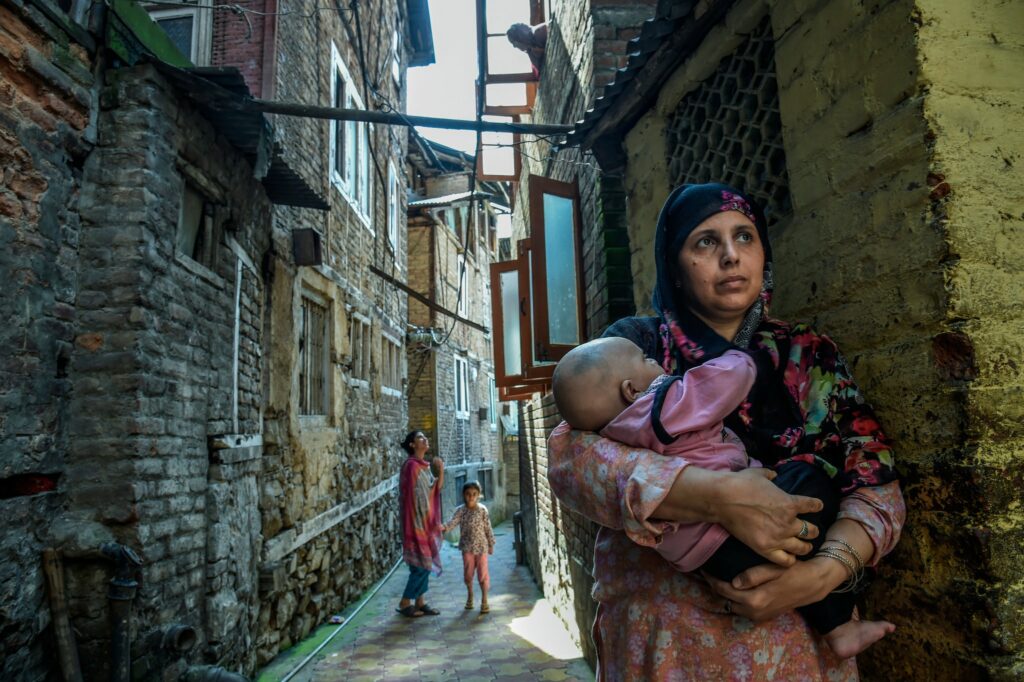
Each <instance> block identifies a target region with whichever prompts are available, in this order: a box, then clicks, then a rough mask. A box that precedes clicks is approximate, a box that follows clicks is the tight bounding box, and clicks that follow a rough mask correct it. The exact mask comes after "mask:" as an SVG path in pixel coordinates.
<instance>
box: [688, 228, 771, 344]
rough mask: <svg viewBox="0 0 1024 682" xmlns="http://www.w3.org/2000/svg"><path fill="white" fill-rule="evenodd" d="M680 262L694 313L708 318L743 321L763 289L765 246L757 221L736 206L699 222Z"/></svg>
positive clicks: (727, 321) (711, 320)
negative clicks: (755, 224) (755, 222)
mask: <svg viewBox="0 0 1024 682" xmlns="http://www.w3.org/2000/svg"><path fill="white" fill-rule="evenodd" d="M676 263H677V265H678V267H679V281H678V284H679V286H680V287H681V288H682V290H683V293H685V294H686V297H687V301H688V302H689V303H690V306H691V307H692V309H693V312H695V313H696V314H697V315H699V316H701V317H703V318H704V319H705V320H707V321H709V322H716V323H724V324H729V323H733V322H735V321H737V320H742V319H743V316H744V315H745V314H746V312H747V310H748V309H749V308H750V306H751V305H753V304H754V301H756V300H757V297H758V295H759V294H760V293H761V284H762V281H763V280H764V248H763V247H762V245H761V238H760V237H759V236H758V234H757V228H756V227H755V226H754V223H753V222H751V220H750V219H749V218H747V217H746V216H745V215H743V214H742V213H740V212H738V211H722V212H721V213H716V214H715V215H713V216H711V217H710V218H708V219H707V220H705V221H704V222H702V223H701V224H700V225H698V226H697V228H696V229H695V230H694V231H693V232H691V233H690V235H689V236H688V237H687V238H686V242H684V243H683V248H682V249H680V250H679V255H678V258H677V261H676Z"/></svg>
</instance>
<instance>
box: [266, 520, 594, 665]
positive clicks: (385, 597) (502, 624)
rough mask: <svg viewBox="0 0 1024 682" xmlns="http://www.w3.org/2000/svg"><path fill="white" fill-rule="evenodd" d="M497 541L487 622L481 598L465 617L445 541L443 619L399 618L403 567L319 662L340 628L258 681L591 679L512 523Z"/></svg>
mask: <svg viewBox="0 0 1024 682" xmlns="http://www.w3.org/2000/svg"><path fill="white" fill-rule="evenodd" d="M494 534H495V536H496V539H497V545H496V547H495V550H494V555H493V556H492V557H491V583H492V586H491V596H490V605H491V612H490V613H488V614H481V613H480V611H479V591H477V607H476V609H474V610H472V611H467V610H466V609H465V608H464V604H465V598H466V592H465V587H464V586H463V583H462V570H461V568H462V565H461V559H460V557H459V552H458V550H457V549H456V548H455V547H454V546H453V545H451V544H450V543H447V542H446V543H445V545H444V551H443V561H444V573H443V574H442V575H441V576H440V577H439V578H433V579H432V580H431V584H430V585H431V586H430V591H429V592H428V593H427V596H428V598H429V600H430V604H431V605H432V606H434V607H436V608H437V609H438V610H440V611H441V615H440V616H437V617H420V618H417V619H407V618H403V617H401V616H399V615H398V614H397V613H395V610H394V606H395V604H397V603H398V599H399V597H400V596H401V593H402V588H403V587H404V586H405V580H406V578H407V577H408V572H407V569H406V567H405V566H404V565H400V566H399V567H398V570H396V571H394V572H392V573H391V575H390V576H389V577H388V578H387V579H386V580H385V581H384V583H383V585H381V586H380V588H379V589H378V590H377V592H376V593H375V594H373V595H372V596H371V597H370V599H369V600H368V601H367V602H366V604H365V605H364V606H363V607H362V609H360V610H359V612H358V613H356V615H355V616H354V617H353V618H352V619H351V620H350V621H348V622H346V623H345V624H344V625H343V626H342V627H341V631H340V632H339V633H338V634H337V635H335V636H334V638H333V639H331V640H330V641H329V642H328V643H327V644H326V645H325V646H324V647H323V648H322V649H321V650H320V651H319V652H317V653H316V654H315V656H313V657H312V658H310V654H311V653H312V652H314V651H315V650H316V648H317V647H318V646H320V643H321V642H323V641H324V640H325V639H327V638H328V637H330V636H331V634H332V633H333V632H335V631H336V630H337V629H338V627H339V626H337V625H324V626H322V627H320V628H319V629H318V630H316V631H315V632H314V633H313V634H312V635H311V636H310V637H309V638H308V639H307V640H305V641H304V642H301V643H299V644H298V645H296V646H295V647H293V648H292V649H289V650H288V651H286V652H284V653H283V654H282V655H281V656H279V657H278V658H277V659H276V660H274V661H273V662H272V663H271V664H270V665H269V666H268V667H267V668H266V669H264V670H263V671H262V672H261V673H260V675H259V677H258V680H259V682H281V681H282V680H284V679H286V678H288V679H290V680H294V682H341V681H342V680H344V681H345V682H364V681H365V682H371V681H372V680H388V681H389V682H392V681H395V680H459V681H461V682H469V681H476V680H479V681H481V682H483V681H485V680H486V681H490V680H496V681H497V680H508V681H511V680H592V679H593V677H594V675H593V673H592V672H591V670H590V668H589V667H588V665H587V663H586V661H585V660H584V659H583V655H582V653H581V652H580V650H579V648H578V647H577V646H576V645H575V644H573V642H572V639H571V637H570V636H569V633H568V632H567V631H566V629H565V627H564V625H563V624H562V623H561V621H559V620H558V618H557V617H556V616H555V615H554V613H553V612H552V610H551V608H550V606H549V605H548V602H547V601H546V600H545V599H544V598H543V596H542V595H541V594H540V592H539V590H538V589H537V586H536V584H535V583H534V581H533V579H532V578H531V577H530V573H529V571H528V570H527V568H526V566H516V563H515V550H514V549H513V543H512V524H511V523H504V524H502V525H500V526H498V527H497V528H495V531H494ZM359 603H362V602H361V601H360V602H357V604H355V605H354V606H353V607H352V608H350V609H349V610H348V612H346V613H345V614H343V615H344V616H345V617H348V616H349V614H350V613H351V612H353V611H355V609H356V608H357V607H358V605H359ZM307 658H309V660H308V662H306V663H305V665H303V661H305V660H306V659H307ZM299 666H302V667H301V668H300V667H299ZM289 675H291V677H290V678H289Z"/></svg>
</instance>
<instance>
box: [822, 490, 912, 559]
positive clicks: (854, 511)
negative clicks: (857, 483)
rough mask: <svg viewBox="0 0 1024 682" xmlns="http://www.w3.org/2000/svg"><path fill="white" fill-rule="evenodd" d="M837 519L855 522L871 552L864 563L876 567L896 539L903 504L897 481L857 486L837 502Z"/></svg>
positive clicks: (900, 528)
mask: <svg viewBox="0 0 1024 682" xmlns="http://www.w3.org/2000/svg"><path fill="white" fill-rule="evenodd" d="M836 518H838V519H852V520H853V521H856V522H857V523H859V524H860V525H861V526H862V527H863V528H864V531H865V532H866V533H867V534H868V536H869V537H870V538H871V542H872V544H874V546H875V554H874V556H872V557H871V560H870V561H869V562H868V565H869V566H877V565H878V562H879V561H881V560H882V557H884V556H885V555H886V554H888V553H889V552H891V551H892V550H893V548H894V547H895V546H896V543H897V542H899V541H900V533H901V532H902V531H903V523H904V521H905V520H906V518H907V507H906V504H905V503H904V501H903V493H902V492H901V491H900V484H899V483H897V482H896V481H893V482H892V483H886V484H885V485H876V486H872V487H869V488H858V489H857V490H855V491H853V492H852V493H850V494H849V495H847V496H846V497H844V498H843V499H842V501H841V502H840V503H839V514H838V515H837V516H836Z"/></svg>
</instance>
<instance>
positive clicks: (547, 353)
mask: <svg viewBox="0 0 1024 682" xmlns="http://www.w3.org/2000/svg"><path fill="white" fill-rule="evenodd" d="M545 194H550V195H553V196H558V197H563V198H565V199H569V200H570V201H571V202H572V220H573V225H572V232H573V244H574V247H575V251H576V253H575V263H574V266H575V273H576V324H577V330H578V335H577V342H576V343H574V344H553V343H552V342H551V338H550V336H549V331H550V329H549V324H548V323H549V317H548V306H547V300H548V278H547V276H546V273H547V256H546V253H545V240H546V235H545V228H544V195H545ZM529 201H530V241H531V245H530V247H529V248H530V251H531V255H530V262H531V264H532V266H533V272H535V273H539V276H536V277H534V282H533V290H532V292H531V293H532V297H531V298H532V301H533V306H532V308H533V315H534V320H533V323H534V324H533V326H532V328H531V330H532V337H533V349H532V355H531V356H530V357H531V358H536V359H537V360H538V361H541V362H557V361H558V360H560V359H562V357H564V356H565V354H566V353H568V352H569V351H570V350H572V349H573V348H575V347H576V346H578V345H579V344H581V343H583V342H584V340H585V339H586V316H585V313H584V303H585V302H584V298H585V294H584V288H583V267H582V265H583V263H582V258H581V256H582V253H583V240H582V238H581V232H582V230H581V226H582V220H581V218H580V199H579V189H578V187H577V185H576V183H575V182H572V183H568V182H561V181H558V180H552V179H551V178H546V177H543V176H540V175H531V176H530V197H529ZM531 364H532V363H531Z"/></svg>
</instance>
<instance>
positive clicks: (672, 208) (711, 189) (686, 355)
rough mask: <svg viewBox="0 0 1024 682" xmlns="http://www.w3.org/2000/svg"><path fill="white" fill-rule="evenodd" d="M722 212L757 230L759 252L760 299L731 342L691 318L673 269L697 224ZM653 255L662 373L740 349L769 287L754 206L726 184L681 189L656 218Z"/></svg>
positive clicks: (763, 230) (768, 252)
mask: <svg viewBox="0 0 1024 682" xmlns="http://www.w3.org/2000/svg"><path fill="white" fill-rule="evenodd" d="M724 211H737V212H739V213H742V214H743V215H745V216H746V217H747V218H749V219H750V220H751V221H752V222H753V223H754V226H755V227H756V228H757V234H758V236H759V237H760V238H761V244H762V245H763V247H764V284H763V285H762V287H761V295H760V296H759V297H758V299H757V301H756V302H755V303H754V305H753V307H751V309H750V310H749V311H748V312H747V315H746V318H745V319H744V320H743V324H742V325H741V327H740V331H739V333H738V334H737V336H736V338H735V339H723V338H722V337H721V336H719V335H718V334H717V333H716V332H715V331H713V330H712V329H711V328H710V327H708V325H707V324H705V323H704V321H703V320H701V319H700V318H699V317H697V316H696V315H694V314H693V313H692V312H691V311H690V308H689V306H688V305H687V302H686V300H685V298H684V295H683V292H682V290H681V289H679V288H678V287H676V286H675V281H676V271H677V269H678V266H677V265H676V257H677V255H678V254H679V250H680V249H681V248H682V247H683V244H684V243H685V242H686V238H687V237H688V236H689V235H690V233H691V232H693V231H694V230H695V229H696V228H697V226H698V225H700V224H701V223H702V222H704V221H705V220H707V219H708V218H710V217H711V216H713V215H715V214H716V213H721V212H724ZM654 253H655V254H656V257H657V267H658V274H657V282H656V283H655V287H654V297H653V305H654V310H655V311H656V313H657V314H658V316H659V317H660V318H661V328H660V333H661V336H662V347H663V348H664V349H665V356H664V357H663V358H660V361H661V363H662V366H663V367H664V369H665V371H668V372H671V371H673V369H674V370H675V371H676V372H679V373H681V372H682V371H684V370H685V369H687V368H689V367H693V366H695V365H699V364H702V363H704V362H705V361H707V360H711V359H712V358H716V357H718V356H719V355H721V354H722V353H724V352H725V351H727V350H729V348H731V347H737V346H738V347H740V348H745V347H746V346H747V344H748V343H749V342H750V338H751V335H752V334H753V332H754V330H755V329H757V326H758V325H759V324H760V323H761V320H762V319H763V318H764V315H765V314H766V313H767V310H768V304H769V302H770V301H771V294H772V286H773V282H772V247H771V242H770V241H769V239H768V224H767V222H766V221H765V218H764V213H763V212H762V211H761V209H760V208H759V207H758V206H757V204H756V203H754V202H753V201H751V200H750V199H748V198H747V197H746V196H744V194H743V193H742V192H740V191H739V190H737V189H734V188H732V187H729V186H728V185H722V184H718V183H710V184H706V185H682V186H681V187H678V188H676V189H675V190H674V191H673V192H672V193H671V194H670V195H669V197H668V199H666V200H665V205H664V207H663V208H662V209H661V214H660V215H659V216H658V227H657V233H656V235H655V242H654ZM684 330H685V331H684ZM673 361H674V364H675V367H674V368H673V367H672V365H673Z"/></svg>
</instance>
